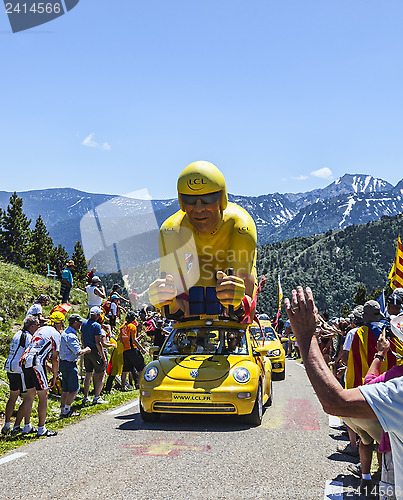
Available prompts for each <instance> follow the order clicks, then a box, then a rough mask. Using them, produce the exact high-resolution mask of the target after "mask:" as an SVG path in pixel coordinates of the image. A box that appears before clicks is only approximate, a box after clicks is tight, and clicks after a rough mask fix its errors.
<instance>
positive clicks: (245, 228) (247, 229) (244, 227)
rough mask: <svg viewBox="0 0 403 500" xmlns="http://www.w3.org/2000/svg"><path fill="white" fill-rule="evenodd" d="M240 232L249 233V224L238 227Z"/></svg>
mask: <svg viewBox="0 0 403 500" xmlns="http://www.w3.org/2000/svg"><path fill="white" fill-rule="evenodd" d="M238 233H241V234H243V233H249V228H248V226H243V227H239V228H238Z"/></svg>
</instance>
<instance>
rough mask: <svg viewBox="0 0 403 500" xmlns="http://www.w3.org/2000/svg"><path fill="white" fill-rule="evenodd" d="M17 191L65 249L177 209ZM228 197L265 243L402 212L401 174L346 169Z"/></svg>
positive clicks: (0, 200) (151, 226)
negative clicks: (285, 187)
mask: <svg viewBox="0 0 403 500" xmlns="http://www.w3.org/2000/svg"><path fill="white" fill-rule="evenodd" d="M11 194H12V193H10V192H6V191H0V207H1V208H3V209H5V208H6V207H7V204H8V202H9V198H10V196H11ZM17 194H18V196H20V197H21V198H22V199H23V210H24V212H25V213H26V215H27V216H28V217H29V218H30V219H31V220H32V224H34V222H35V220H36V218H37V217H38V215H39V214H41V215H42V218H43V220H44V222H45V224H46V227H47V228H48V230H49V233H50V235H51V237H52V239H53V241H54V243H55V244H59V243H60V244H62V245H63V246H64V247H65V248H66V250H67V251H68V252H69V253H71V252H72V249H73V246H74V244H75V242H76V241H77V240H81V241H82V242H83V240H84V242H87V245H88V242H89V241H90V242H91V243H93V247H94V248H93V250H92V254H95V253H96V252H97V251H98V250H102V249H103V250H105V249H106V248H112V247H113V244H114V241H113V240H114V239H115V241H122V240H124V239H125V238H127V237H130V236H132V235H134V234H136V235H139V234H141V233H142V234H144V233H147V232H149V233H151V232H157V230H158V227H159V226H160V225H161V223H162V222H163V221H164V220H165V219H166V217H168V216H169V215H171V214H173V213H174V212H175V211H177V210H178V209H179V204H178V201H177V200H176V199H167V200H138V199H133V198H129V197H124V196H113V195H106V194H93V193H86V192H83V191H78V190H76V189H71V188H52V189H43V190H35V191H24V192H19V193H17ZM229 200H230V201H233V202H235V203H238V204H239V205H240V206H242V207H243V208H245V209H246V210H247V211H248V212H249V213H250V214H251V216H252V217H253V219H254V220H255V223H256V226H257V230H258V243H259V244H266V243H272V242H276V241H283V240H286V239H288V238H292V237H295V236H309V235H312V234H319V233H323V232H325V231H327V230H329V229H332V230H337V229H343V228H345V227H347V226H349V225H352V224H356V225H357V224H361V223H366V222H369V221H376V220H379V219H380V218H381V217H382V216H383V215H388V216H392V215H396V214H399V213H402V212H403V180H401V181H400V182H399V183H398V184H397V185H396V186H393V185H392V184H390V183H389V182H387V181H384V180H382V179H378V178H374V177H372V176H370V175H365V174H345V175H343V176H342V177H340V178H339V179H337V180H335V181H334V182H332V183H331V184H329V185H328V186H326V187H325V188H322V189H315V190H313V191H308V192H301V193H284V194H280V193H273V194H265V195H261V196H243V195H232V194H229ZM80 224H81V229H80ZM94 242H95V243H94ZM154 253H155V252H154Z"/></svg>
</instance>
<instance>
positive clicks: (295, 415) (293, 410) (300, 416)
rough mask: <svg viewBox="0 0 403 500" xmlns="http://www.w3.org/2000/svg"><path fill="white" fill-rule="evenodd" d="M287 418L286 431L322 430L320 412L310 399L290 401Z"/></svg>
mask: <svg viewBox="0 0 403 500" xmlns="http://www.w3.org/2000/svg"><path fill="white" fill-rule="evenodd" d="M286 416H287V422H286V424H285V426H284V428H285V429H302V430H304V431H319V430H320V425H319V419H318V412H317V411H316V409H315V407H314V406H313V405H312V403H311V402H310V401H309V400H308V399H289V400H288V404H287V409H286Z"/></svg>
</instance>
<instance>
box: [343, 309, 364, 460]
mask: <svg viewBox="0 0 403 500" xmlns="http://www.w3.org/2000/svg"><path fill="white" fill-rule="evenodd" d="M349 318H350V327H351V329H350V330H349V331H348V332H347V335H346V337H345V339H344V343H343V350H342V356H341V360H340V364H341V367H340V368H339V369H338V371H337V375H338V377H340V378H341V379H342V382H343V380H344V379H345V374H346V370H347V362H348V356H349V354H350V349H351V344H352V342H353V338H354V335H355V333H356V331H357V330H358V329H359V328H360V326H362V325H363V319H364V306H362V305H358V306H357V307H355V308H354V309H353V311H352V313H351V314H350V316H349ZM343 386H344V382H343ZM346 427H347V433H348V438H349V441H350V442H349V443H348V444H347V445H346V446H342V445H341V446H338V447H337V451H338V452H339V453H343V454H344V455H350V456H352V457H358V456H359V451H358V444H357V434H356V432H355V431H353V429H351V428H350V427H349V426H348V425H346Z"/></svg>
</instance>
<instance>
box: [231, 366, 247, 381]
mask: <svg viewBox="0 0 403 500" xmlns="http://www.w3.org/2000/svg"><path fill="white" fill-rule="evenodd" d="M234 379H235V380H236V381H237V382H238V383H240V384H246V382H249V380H250V372H249V370H247V369H246V368H237V369H236V370H235V371H234Z"/></svg>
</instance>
